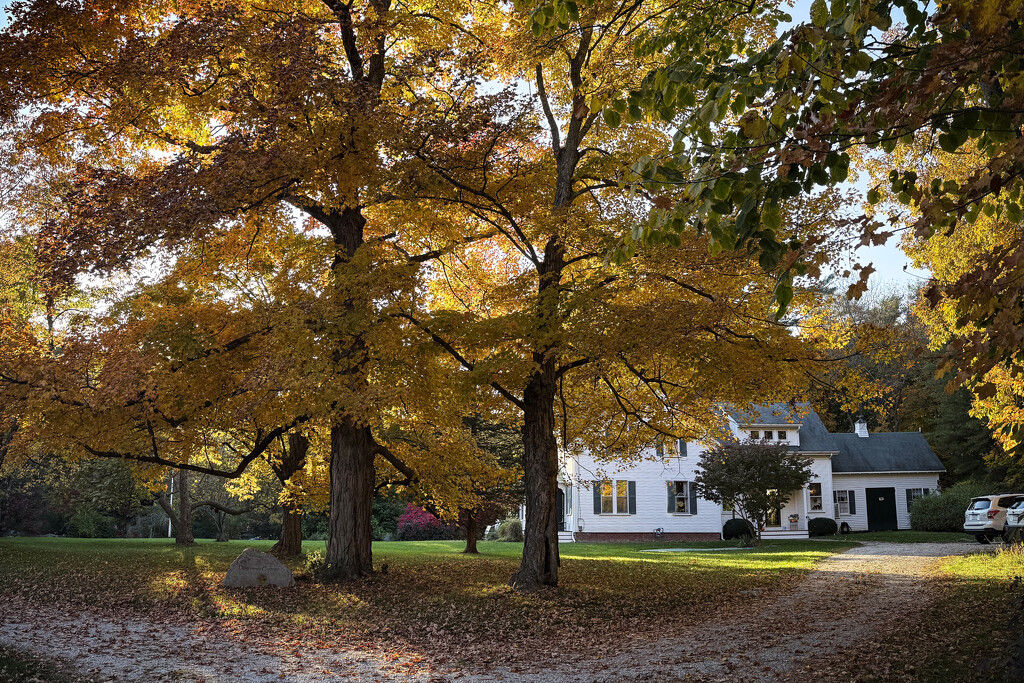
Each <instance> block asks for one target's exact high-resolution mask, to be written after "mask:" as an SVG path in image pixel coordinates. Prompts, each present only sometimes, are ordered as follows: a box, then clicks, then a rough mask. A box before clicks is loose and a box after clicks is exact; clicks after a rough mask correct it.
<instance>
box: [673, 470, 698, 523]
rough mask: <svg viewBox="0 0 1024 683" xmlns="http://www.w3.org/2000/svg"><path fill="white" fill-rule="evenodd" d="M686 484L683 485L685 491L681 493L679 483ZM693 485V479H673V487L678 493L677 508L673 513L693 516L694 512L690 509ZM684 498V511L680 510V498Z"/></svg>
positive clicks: (676, 493)
mask: <svg viewBox="0 0 1024 683" xmlns="http://www.w3.org/2000/svg"><path fill="white" fill-rule="evenodd" d="M680 484H685V486H684V487H683V493H679V485H680ZM691 486H693V482H691V481H683V480H681V479H678V480H673V482H672V488H673V489H675V495H676V510H675V512H673V513H672V514H673V515H686V516H688V517H692V516H693V512H691V511H690V487H691ZM680 498H682V499H683V512H680V511H679V499H680Z"/></svg>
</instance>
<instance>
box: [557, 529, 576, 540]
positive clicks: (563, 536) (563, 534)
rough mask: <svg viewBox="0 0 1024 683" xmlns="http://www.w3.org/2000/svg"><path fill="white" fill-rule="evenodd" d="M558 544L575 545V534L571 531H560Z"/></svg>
mask: <svg viewBox="0 0 1024 683" xmlns="http://www.w3.org/2000/svg"><path fill="white" fill-rule="evenodd" d="M558 542H559V543H575V542H576V539H575V538H574V537H573V533H572V532H571V531H559V532H558Z"/></svg>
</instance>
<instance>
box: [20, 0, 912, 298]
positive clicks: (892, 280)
mask: <svg viewBox="0 0 1024 683" xmlns="http://www.w3.org/2000/svg"><path fill="white" fill-rule="evenodd" d="M811 1H812V0H794V3H793V8H792V10H790V12H789V14H790V15H791V16H792V18H793V21H794V23H800V22H803V21H809V19H810V6H811ZM10 4H11V0H0V27H3V26H5V25H6V24H7V21H8V17H7V12H6V11H5V10H6V9H7V7H8V5H10ZM784 28H785V26H784V27H782V29H784ZM853 187H854V188H855V189H856V190H858V191H859V192H860V193H861V194H862V195H863V194H866V193H867V190H868V187H867V183H866V179H864V178H862V179H861V180H860V181H858V182H857V183H856V184H854V186H853ZM853 261H854V262H860V263H862V264H865V265H867V264H868V263H871V264H872V265H873V266H874V268H875V273H874V274H872V276H871V279H870V280H869V282H868V284H869V288H870V289H872V290H879V291H886V292H888V291H896V290H901V291H903V290H906V289H907V288H908V287H911V286H914V287H917V286H920V285H922V284H923V283H924V282H925V280H926V279H927V277H928V272H927V271H924V270H919V269H916V268H914V267H913V264H912V263H911V262H910V259H909V258H907V255H906V254H904V253H903V251H902V250H901V249H900V248H899V240H898V238H896V237H893V238H890V240H889V242H888V243H887V244H884V245H882V246H874V247H861V248H860V249H858V250H857V252H856V254H855V257H854V259H853Z"/></svg>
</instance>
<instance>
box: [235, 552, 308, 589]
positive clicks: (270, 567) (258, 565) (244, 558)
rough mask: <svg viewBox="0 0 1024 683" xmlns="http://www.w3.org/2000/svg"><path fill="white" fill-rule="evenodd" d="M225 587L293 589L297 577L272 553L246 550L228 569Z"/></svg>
mask: <svg viewBox="0 0 1024 683" xmlns="http://www.w3.org/2000/svg"><path fill="white" fill-rule="evenodd" d="M224 585H225V586H227V587H228V588H250V587H254V586H255V587H259V586H277V587H278V588H291V587H292V586H294V585H295V577H293V576H292V573H291V571H290V570H289V569H288V567H286V566H284V564H283V563H282V562H281V560H279V559H277V558H276V557H274V556H273V555H271V554H270V553H261V552H260V551H259V550H255V549H253V548H246V549H245V550H243V551H242V554H241V555H239V556H238V557H237V558H235V561H234V562H232V563H231V566H230V567H228V573H227V575H226V576H225V577H224Z"/></svg>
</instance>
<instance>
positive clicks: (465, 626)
mask: <svg viewBox="0 0 1024 683" xmlns="http://www.w3.org/2000/svg"><path fill="white" fill-rule="evenodd" d="M247 545H252V546H255V547H257V548H262V549H267V548H269V546H270V545H272V543H271V542H269V541H264V542H250V543H247V542H241V541H235V542H231V543H213V542H209V541H201V542H199V543H198V544H197V545H196V546H194V547H193V548H190V549H184V550H183V549H179V548H176V547H175V546H174V545H173V544H172V543H170V542H169V541H167V540H166V539H153V540H77V539H62V538H4V539H0V609H2V608H3V602H4V600H5V599H12V600H13V599H18V598H24V599H28V600H30V601H32V602H36V601H39V602H40V603H47V604H48V603H53V602H57V603H64V604H67V605H72V606H82V607H90V606H92V607H97V608H113V609H115V610H118V611H122V612H125V613H131V612H132V611H134V612H137V613H140V614H146V615H148V616H149V617H150V618H153V617H154V615H155V616H157V618H161V617H165V616H166V617H168V618H175V619H182V618H185V619H189V620H205V621H207V622H210V623H211V624H214V625H219V626H221V627H224V628H227V629H229V630H231V631H233V632H236V633H239V634H241V635H243V636H247V637H252V638H260V639H266V638H269V637H278V638H281V637H288V636H291V635H294V636H296V637H302V638H303V639H304V640H312V641H323V642H327V643H333V644H338V643H345V644H349V645H353V646H359V645H363V644H365V645H373V646H385V647H393V648H396V649H400V650H405V651H407V652H414V653H423V654H424V655H425V656H432V657H433V658H435V659H436V658H439V657H441V658H443V657H442V655H441V653H444V652H452V651H453V650H457V651H458V652H459V653H460V655H459V656H460V657H464V658H467V659H479V660H485V659H486V658H487V657H488V656H490V654H492V653H493V651H494V648H496V647H501V651H502V656H503V657H506V656H508V657H511V658H515V657H516V656H517V655H521V656H528V655H529V656H532V655H537V654H544V653H550V654H556V653H557V652H558V650H559V649H560V648H562V647H564V640H565V637H566V634H567V633H572V634H573V639H574V645H573V647H575V648H579V647H586V646H587V643H588V642H592V643H600V642H601V641H604V642H605V643H607V642H609V641H608V639H609V638H612V639H613V641H614V639H615V638H617V637H620V636H621V634H623V633H631V634H633V633H641V634H643V633H649V634H651V635H652V636H656V635H658V634H659V633H663V632H664V630H665V629H666V628H670V627H671V626H673V625H677V624H682V623H687V622H690V621H692V615H693V614H701V615H705V616H707V615H710V613H711V612H712V611H713V610H715V609H717V608H720V607H725V606H728V605H731V604H735V603H737V602H738V601H741V600H747V601H749V600H751V599H755V598H752V597H751V595H750V593H747V594H744V591H751V589H755V588H759V589H765V590H764V592H765V593H767V592H768V591H770V590H771V589H774V588H778V587H781V586H785V585H787V584H789V583H791V582H793V581H795V580H797V579H799V577H800V576H802V575H803V574H804V573H805V572H806V571H808V570H809V569H811V568H813V567H814V566H815V564H816V563H817V562H819V561H820V560H821V559H823V558H824V557H826V556H828V555H830V554H832V553H835V552H839V551H841V550H843V549H845V548H847V547H849V544H848V543H846V542H844V541H838V542H832V543H821V542H818V541H772V542H769V543H766V544H765V545H763V546H762V547H760V548H757V549H755V550H736V551H729V552H725V551H714V550H712V549H714V548H722V547H735V543H732V542H721V541H719V542H708V543H697V544H682V545H686V546H687V547H691V548H707V549H709V552H699V551H698V552H685V553H640V552H637V551H638V550H641V549H645V548H657V547H666V545H667V544H665V543H663V542H662V543H629V544H584V543H578V544H566V545H563V546H562V547H561V556H562V568H561V585H560V586H559V588H557V589H553V590H545V591H540V592H537V593H533V594H525V595H524V594H518V593H514V592H512V591H511V590H510V589H509V588H508V586H507V585H506V582H507V580H508V578H509V576H510V575H511V574H512V572H513V571H514V570H515V568H516V566H517V564H518V559H519V554H520V553H521V551H522V546H521V545H520V544H509V543H487V542H482V543H480V550H481V554H480V555H479V556H467V555H463V554H462V553H461V552H460V551H461V550H462V547H463V545H462V543H460V542H440V541H437V542H422V543H413V542H403V543H375V544H374V564H375V567H376V568H377V569H378V573H377V574H376V575H375V576H373V577H371V578H369V579H367V580H365V581H363V582H359V583H348V584H341V585H318V584H316V583H314V582H312V581H310V580H300V582H299V585H298V587H297V588H296V589H295V590H278V589H273V588H262V589H251V590H227V589H224V588H222V587H221V586H220V581H221V579H222V578H223V574H224V572H225V571H226V569H227V567H228V565H229V564H230V562H231V561H232V560H233V559H234V558H235V557H236V556H237V555H238V554H239V553H240V552H241V551H242V549H243V547H245V546H247ZM323 545H324V544H323V543H322V542H320V543H316V542H309V543H306V544H304V550H305V551H306V552H309V551H310V550H314V549H320V548H323ZM669 545H671V546H676V545H680V544H674V543H673V544H669ZM301 564H302V563H301V561H300V562H296V563H295V565H294V569H296V571H297V573H298V574H301V572H302V567H301ZM385 565H386V568H387V572H386V573H384V571H383V569H384V567H385ZM300 578H301V577H300ZM754 593H761V591H754ZM453 643H457V644H458V647H457V648H453Z"/></svg>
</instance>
